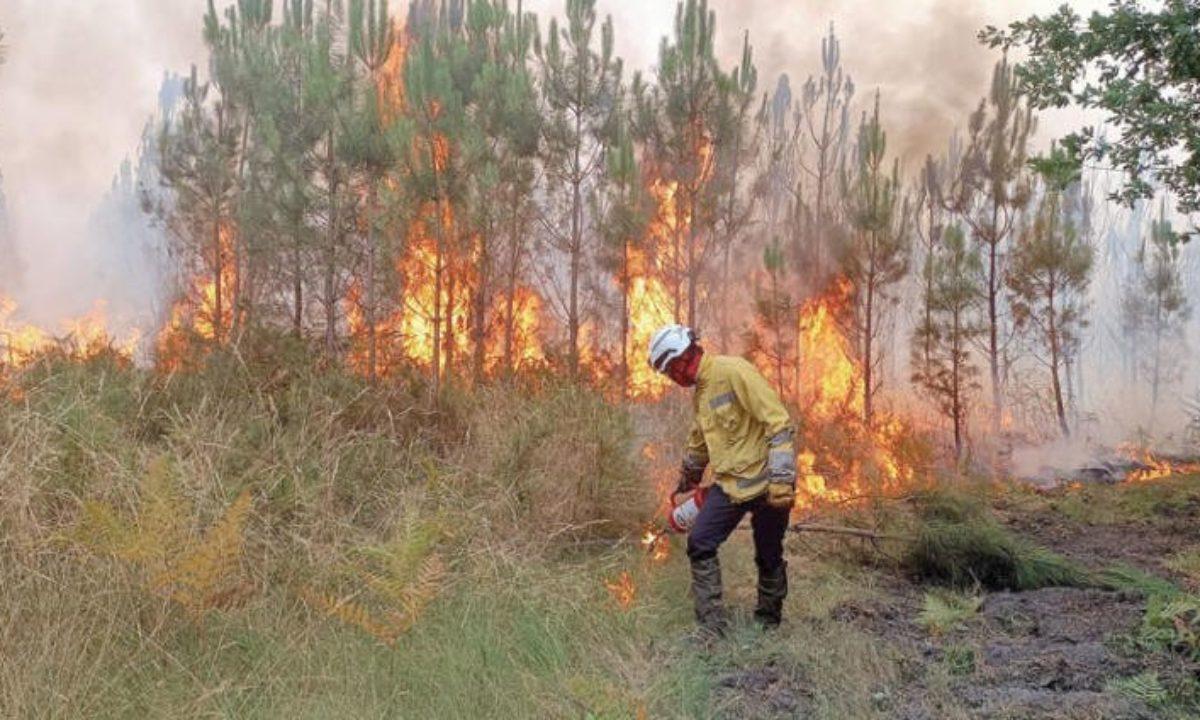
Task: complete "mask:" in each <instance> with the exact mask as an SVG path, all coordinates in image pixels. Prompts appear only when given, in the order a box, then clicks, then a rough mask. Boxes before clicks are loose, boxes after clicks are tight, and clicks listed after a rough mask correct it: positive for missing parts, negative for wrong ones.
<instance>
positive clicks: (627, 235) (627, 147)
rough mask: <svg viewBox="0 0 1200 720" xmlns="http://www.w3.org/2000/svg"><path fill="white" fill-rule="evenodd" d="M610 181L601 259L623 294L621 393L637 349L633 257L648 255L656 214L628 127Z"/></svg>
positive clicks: (613, 152) (621, 132)
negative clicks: (648, 234) (649, 233)
mask: <svg viewBox="0 0 1200 720" xmlns="http://www.w3.org/2000/svg"><path fill="white" fill-rule="evenodd" d="M607 174H608V180H609V182H608V183H607V184H606V189H607V191H608V193H609V195H610V198H609V202H608V203H607V205H606V208H605V209H606V213H605V216H604V222H603V223H602V224H601V228H602V237H603V240H604V251H605V252H604V253H603V255H602V259H603V261H604V263H605V265H606V266H607V268H608V269H610V270H611V271H612V273H613V275H614V276H615V278H616V281H617V289H618V292H619V293H620V299H619V304H620V321H619V322H620V329H619V332H618V335H619V337H620V343H621V359H620V365H619V367H618V376H617V380H618V382H619V383H620V387H621V391H622V392H623V393H624V392H628V390H629V362H630V355H631V354H636V353H637V351H638V348H632V347H630V337H629V334H630V310H631V308H630V295H631V294H632V292H633V282H634V273H635V271H636V268H635V267H634V265H633V263H634V254H635V253H638V254H641V255H644V254H645V247H644V246H645V242H646V229H647V225H648V224H649V221H650V216H651V214H652V212H653V207H652V203H651V200H650V198H649V196H648V195H647V193H646V190H645V188H644V186H643V184H642V174H641V168H640V166H639V165H638V162H637V156H636V152H635V149H634V144H633V138H632V137H631V136H630V134H629V131H628V128H627V127H626V125H625V123H620V124H619V125H618V127H617V130H616V133H615V140H614V141H613V143H612V145H611V147H609V149H608V169H607Z"/></svg>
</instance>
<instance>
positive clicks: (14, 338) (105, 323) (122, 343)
mask: <svg viewBox="0 0 1200 720" xmlns="http://www.w3.org/2000/svg"><path fill="white" fill-rule="evenodd" d="M17 315H18V308H17V303H16V302H15V301H13V300H12V299H11V298H8V297H5V296H3V295H0V366H8V367H18V368H19V367H23V366H24V365H27V364H28V363H29V362H31V361H32V360H33V359H34V358H35V357H36V356H37V355H38V354H40V353H42V352H45V351H47V350H50V349H52V348H58V349H61V350H65V351H66V352H67V353H69V354H70V355H71V356H72V357H75V358H79V359H87V358H91V357H95V356H97V355H99V354H100V353H101V352H104V351H106V350H112V351H115V352H116V353H118V354H119V355H120V356H122V357H125V358H132V357H133V355H134V353H135V352H136V351H137V348H138V345H139V343H140V341H141V333H140V332H139V331H138V330H137V329H133V330H129V331H126V332H124V333H122V334H121V335H119V336H118V335H116V334H114V333H113V331H111V330H110V328H109V325H110V323H109V320H108V316H107V312H106V307H105V303H104V301H103V300H99V301H97V302H96V303H95V304H94V305H93V306H92V309H91V310H89V311H88V312H87V313H85V314H83V315H81V316H79V317H77V318H70V319H67V320H64V321H62V322H60V323H59V332H57V333H53V332H50V331H48V330H46V329H44V328H42V327H39V326H37V325H33V324H30V323H25V322H22V321H20V320H18V319H17Z"/></svg>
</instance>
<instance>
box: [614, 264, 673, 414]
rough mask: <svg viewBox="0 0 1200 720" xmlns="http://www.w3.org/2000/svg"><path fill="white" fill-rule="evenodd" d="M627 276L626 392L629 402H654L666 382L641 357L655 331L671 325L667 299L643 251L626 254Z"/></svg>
mask: <svg viewBox="0 0 1200 720" xmlns="http://www.w3.org/2000/svg"><path fill="white" fill-rule="evenodd" d="M628 272H629V297H628V303H629V339H628V342H629V347H628V348H627V349H626V352H627V353H628V355H629V357H630V358H631V360H630V363H629V379H628V385H627V388H626V390H627V393H628V395H629V397H630V398H633V399H655V398H659V397H662V394H663V393H664V392H666V390H667V388H668V387H669V386H670V381H669V380H667V378H665V377H663V376H662V375H659V374H658V373H656V372H655V371H654V368H652V367H650V366H649V365H648V364H647V363H645V362H642V355H643V353H644V349H645V348H647V347H649V345H650V338H651V337H653V336H654V333H655V331H657V330H658V329H659V328H660V327H662V326H663V325H666V324H667V323H670V322H673V321H674V317H673V316H672V314H671V295H670V292H669V291H668V290H667V286H666V284H665V283H664V282H663V281H662V278H661V273H660V272H659V270H658V269H657V268H656V267H655V262H654V260H653V258H651V257H650V256H649V255H648V253H647V252H646V251H645V250H642V249H639V248H631V249H630V250H629V260H628Z"/></svg>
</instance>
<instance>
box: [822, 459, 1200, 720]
mask: <svg viewBox="0 0 1200 720" xmlns="http://www.w3.org/2000/svg"><path fill="white" fill-rule="evenodd" d="M1070 492H1073V491H1071V490H1063V491H1061V493H1060V494H1057V495H1052V496H1040V497H1038V498H1037V499H1035V500H1034V501H1032V502H1031V501H1028V500H1023V501H1019V502H1017V503H1016V504H1010V503H1006V502H1002V503H1000V506H999V507H998V508H997V515H998V517H999V519H1000V520H1001V521H1002V522H1003V523H1004V524H1005V525H1006V526H1007V527H1008V528H1009V529H1010V530H1012V531H1013V532H1014V533H1016V534H1018V535H1020V536H1022V537H1025V538H1027V539H1029V540H1031V541H1032V542H1035V543H1037V544H1039V545H1042V546H1044V547H1046V548H1048V549H1050V550H1053V551H1054V552H1057V553H1060V554H1062V555H1064V556H1066V557H1067V558H1069V559H1071V560H1074V561H1075V562H1077V563H1079V564H1080V565H1082V566H1084V567H1087V568H1089V569H1093V570H1097V571H1099V570H1103V569H1105V568H1111V567H1113V566H1126V567H1133V568H1136V569H1138V570H1141V571H1142V572H1145V573H1148V574H1150V575H1154V576H1157V577H1160V578H1164V579H1168V580H1171V581H1173V582H1175V583H1177V584H1179V585H1181V586H1185V587H1187V586H1190V585H1192V583H1191V582H1190V581H1189V580H1188V578H1186V577H1184V576H1182V575H1181V574H1179V573H1176V572H1173V571H1171V570H1169V569H1168V568H1167V567H1166V566H1165V564H1164V563H1165V562H1166V561H1167V560H1168V559H1169V558H1170V557H1172V556H1173V555H1175V554H1176V553H1178V552H1179V551H1180V550H1182V549H1184V548H1187V547H1189V546H1200V502H1198V501H1197V499H1196V497H1194V493H1200V479H1197V480H1196V484H1195V486H1192V487H1188V488H1186V489H1185V491H1184V492H1183V497H1182V498H1181V497H1178V496H1177V495H1176V494H1175V493H1167V492H1162V493H1159V491H1157V490H1152V491H1148V492H1149V495H1151V496H1153V497H1152V498H1151V500H1150V501H1148V500H1147V499H1146V498H1145V497H1140V496H1139V497H1135V498H1133V499H1132V500H1129V499H1128V498H1118V499H1119V501H1118V500H1117V499H1114V497H1115V496H1114V497H1108V498H1105V497H1101V496H1099V495H1097V496H1092V497H1085V498H1082V499H1081V498H1069V497H1068V496H1067V495H1066V493H1070ZM1097 492H1099V493H1105V492H1112V493H1117V494H1119V493H1121V492H1122V489H1119V488H1117V489H1112V490H1111V491H1106V490H1099V491H1097ZM1136 492H1138V493H1141V492H1142V491H1141V490H1138V491H1136ZM1105 503H1108V504H1107V505H1105ZM1081 507H1084V508H1085V510H1084V511H1082V512H1081V510H1080V508H1081ZM1086 508H1090V510H1087V509H1086ZM1090 511H1096V516H1095V517H1094V518H1093V517H1090V516H1088V515H1087V514H1086V513H1087V512H1090ZM1101 520H1102V521H1101ZM928 590H929V588H928V587H923V586H918V585H917V584H915V583H913V582H910V581H909V580H907V579H905V578H901V577H895V578H893V579H892V580H891V581H889V583H888V588H887V592H886V593H885V594H884V595H883V597H881V598H876V599H873V600H869V601H847V602H844V603H842V604H840V605H839V606H837V607H836V608H834V610H833V611H832V612H831V614H830V617H831V619H832V620H833V621H835V622H840V623H848V624H852V625H854V626H855V627H857V628H858V629H860V630H865V631H867V632H870V633H872V634H873V635H875V636H877V637H879V638H880V639H881V641H886V642H888V643H891V644H892V645H894V646H895V647H896V648H897V650H899V652H900V654H901V656H902V660H901V662H902V665H903V667H904V672H903V677H904V683H903V685H902V686H901V687H900V688H899V689H898V691H897V692H896V693H895V697H894V698H891V704H890V706H889V708H888V710H889V712H888V713H885V716H887V717H894V718H903V719H905V720H926V719H928V720H933V719H935V718H947V717H971V718H1014V719H1015V718H1030V719H1034V718H1045V719H1051V718H1055V719H1059V718H1061V719H1064V720H1065V719H1071V720H1075V719H1080V720H1082V719H1089V720H1091V719H1096V720H1099V719H1104V720H1122V719H1133V718H1155V717H1186V715H1181V714H1174V715H1171V714H1169V713H1168V712H1167V711H1165V710H1163V709H1161V708H1152V707H1150V706H1148V705H1146V704H1145V703H1144V702H1142V701H1140V700H1137V699H1134V698H1133V697H1131V696H1130V695H1129V693H1124V692H1121V691H1119V690H1117V689H1115V688H1114V686H1113V682H1114V681H1116V680H1120V679H1123V678H1130V677H1133V676H1137V675H1140V674H1143V673H1154V674H1155V675H1156V676H1157V678H1158V679H1159V681H1160V682H1161V683H1162V684H1163V685H1166V686H1173V685H1176V684H1180V683H1186V682H1189V681H1190V680H1192V679H1194V678H1196V677H1197V676H1200V667H1197V666H1196V665H1195V664H1194V663H1191V662H1189V661H1187V660H1186V659H1185V658H1183V657H1182V656H1179V655H1176V654H1173V653H1170V652H1167V651H1156V650H1149V649H1147V648H1145V647H1144V646H1143V645H1141V644H1139V643H1138V642H1137V636H1138V633H1139V630H1140V628H1141V626H1142V622H1143V616H1144V614H1145V610H1146V599H1145V598H1144V597H1142V596H1141V595H1140V594H1139V593H1136V592H1129V591H1109V590H1102V589H1094V588H1043V589H1039V590H1032V591H1026V592H991V593H984V594H983V596H982V606H981V607H980V609H979V611H978V613H977V614H976V615H975V616H974V617H972V618H970V619H968V620H966V621H965V622H963V623H962V624H961V625H960V626H958V627H956V628H954V629H952V630H950V631H948V632H944V633H942V634H933V633H931V632H930V631H928V630H927V629H926V628H924V627H923V626H922V625H921V624H920V623H919V622H918V617H919V615H920V613H921V609H922V605H923V598H924V595H925V593H926V592H927V591H928Z"/></svg>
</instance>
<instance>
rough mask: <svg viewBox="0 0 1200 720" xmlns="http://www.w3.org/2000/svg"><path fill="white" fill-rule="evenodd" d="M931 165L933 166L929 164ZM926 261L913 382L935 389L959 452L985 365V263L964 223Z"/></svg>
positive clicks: (941, 238) (945, 234)
mask: <svg viewBox="0 0 1200 720" xmlns="http://www.w3.org/2000/svg"><path fill="white" fill-rule="evenodd" d="M927 169H928V166H927ZM936 238H937V240H936V242H934V243H933V244H932V245H931V246H930V247H929V253H930V255H928V256H927V257H926V259H925V272H926V273H927V278H928V281H927V284H925V285H924V286H923V287H922V292H921V300H922V305H923V307H924V309H925V313H926V317H925V320H924V321H922V322H921V323H920V324H918V326H917V328H916V330H915V331H914V333H913V338H912V344H913V355H914V357H920V358H921V359H922V362H920V363H914V365H913V367H914V370H913V377H912V380H913V382H914V383H916V384H917V385H919V386H921V387H922V388H924V389H925V390H927V391H929V393H930V394H931V395H932V397H933V400H934V402H935V403H936V405H937V408H938V410H939V411H940V412H941V413H942V415H944V416H945V417H946V418H947V419H948V420H949V421H950V424H951V427H952V428H953V432H954V454H955V457H956V458H957V459H958V460H960V461H961V460H962V458H963V453H964V450H965V449H966V436H967V418H968V417H969V415H970V412H969V409H970V397H971V395H973V394H974V392H975V391H976V390H977V389H978V387H979V385H978V380H977V378H978V376H979V369H978V368H977V367H976V366H975V365H974V363H972V361H971V346H972V344H973V343H974V342H975V341H976V340H977V339H978V338H979V337H980V336H982V335H983V333H984V332H985V328H984V325H983V323H982V322H981V321H980V319H979V317H978V309H979V303H980V300H981V299H982V297H983V286H982V283H981V280H982V278H983V262H982V260H981V259H980V257H979V251H978V247H977V246H976V245H974V244H969V243H968V242H967V239H966V234H965V233H964V232H963V230H962V228H961V227H960V226H958V225H951V226H950V227H948V228H946V229H945V230H944V231H939V232H938V233H937V235H936Z"/></svg>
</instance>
